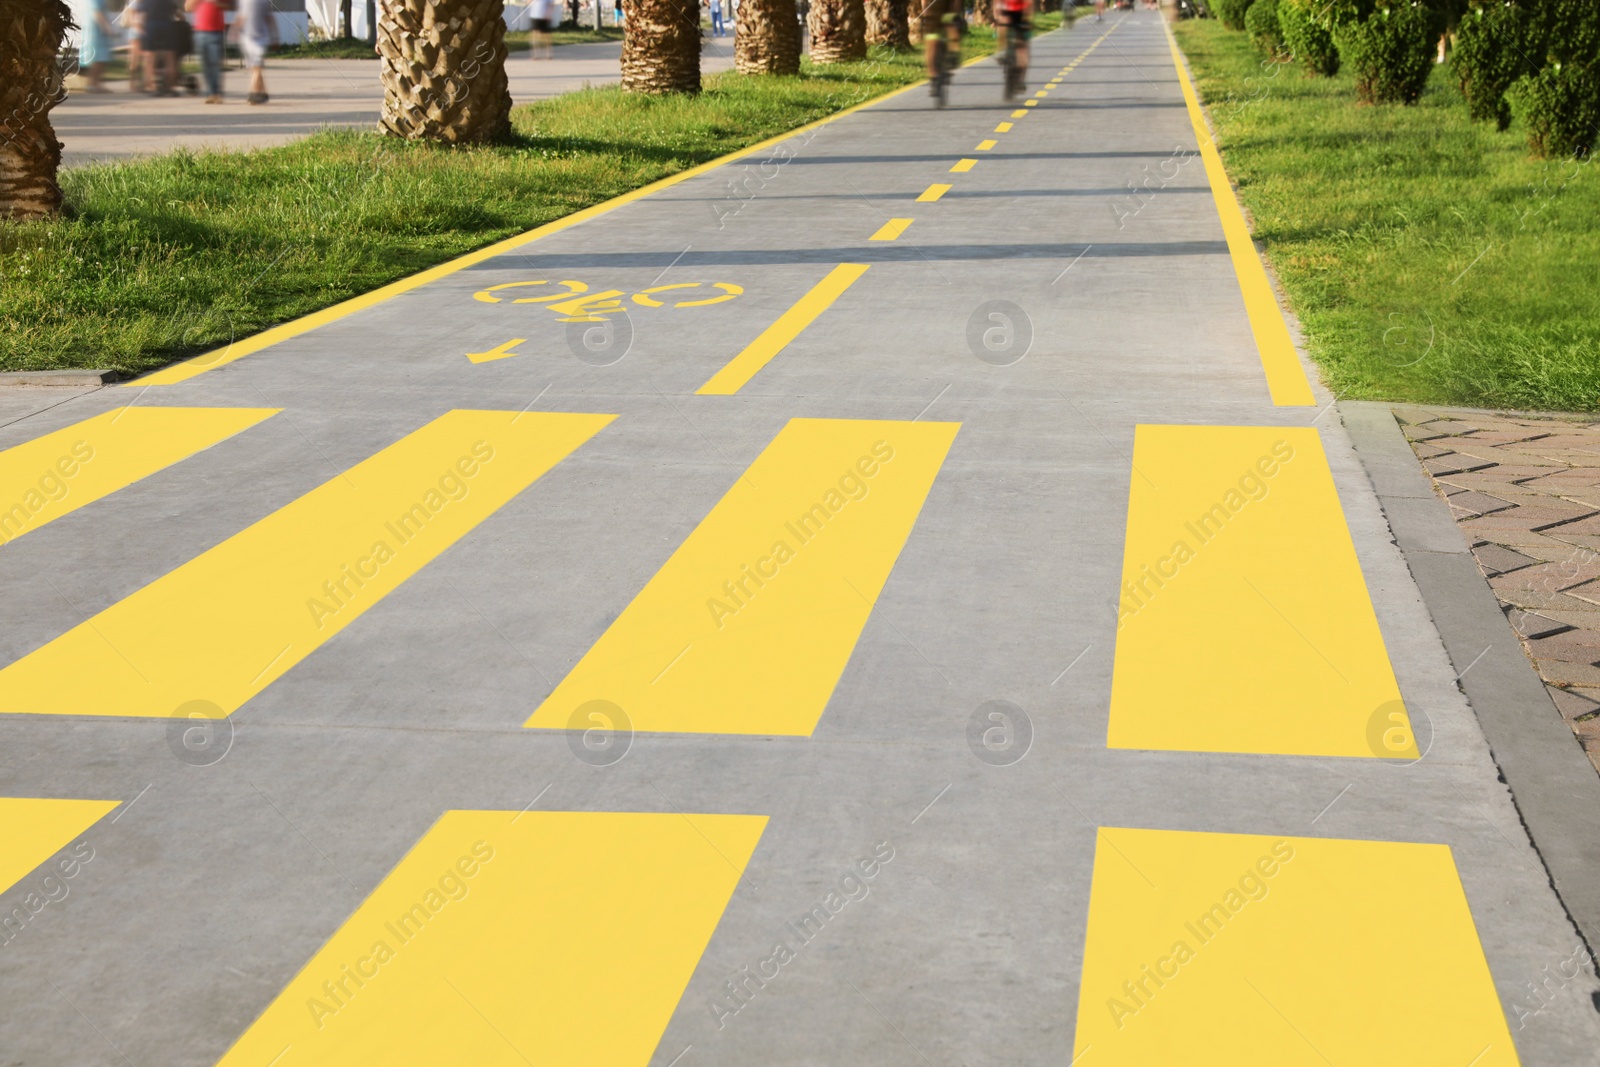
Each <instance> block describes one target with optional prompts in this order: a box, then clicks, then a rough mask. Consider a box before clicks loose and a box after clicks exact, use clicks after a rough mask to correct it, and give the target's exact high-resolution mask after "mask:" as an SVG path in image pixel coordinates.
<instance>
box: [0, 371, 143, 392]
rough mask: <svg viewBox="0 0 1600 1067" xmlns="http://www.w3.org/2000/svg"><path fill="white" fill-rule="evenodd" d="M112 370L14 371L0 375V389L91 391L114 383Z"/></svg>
mask: <svg viewBox="0 0 1600 1067" xmlns="http://www.w3.org/2000/svg"><path fill="white" fill-rule="evenodd" d="M119 377H121V375H119V374H118V373H117V372H116V371H114V370H16V371H6V372H5V373H3V374H0V389H8V388H11V387H14V386H19V385H26V386H53V387H56V388H63V389H68V388H70V389H93V388H96V387H97V386H101V385H105V384H106V383H107V382H114V381H116V380H117V379H118V378H119Z"/></svg>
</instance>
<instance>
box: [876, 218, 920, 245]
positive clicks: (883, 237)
mask: <svg viewBox="0 0 1600 1067" xmlns="http://www.w3.org/2000/svg"><path fill="white" fill-rule="evenodd" d="M911 222H912V220H911V219H890V220H889V221H888V222H886V223H884V224H883V225H882V226H880V227H878V232H877V233H875V234H873V235H872V236H871V237H869V238H867V240H869V241H893V240H895V239H896V238H897V237H899V236H900V235H901V234H903V233H905V232H906V227H907V226H910V225H911Z"/></svg>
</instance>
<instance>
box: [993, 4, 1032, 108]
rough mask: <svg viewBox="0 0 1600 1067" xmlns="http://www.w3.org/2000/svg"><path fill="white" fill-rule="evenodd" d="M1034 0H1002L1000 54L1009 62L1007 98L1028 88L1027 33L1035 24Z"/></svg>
mask: <svg viewBox="0 0 1600 1067" xmlns="http://www.w3.org/2000/svg"><path fill="white" fill-rule="evenodd" d="M1032 9H1033V0H999V3H998V4H996V6H995V13H996V14H997V15H999V16H1000V54H1001V55H1002V56H1004V57H1005V63H1006V99H1007V100H1009V99H1011V97H1013V96H1015V95H1017V94H1018V93H1021V92H1023V91H1024V90H1026V89H1027V87H1028V85H1027V79H1028V35H1029V32H1030V31H1031V30H1032V28H1033V19H1032V17H1031V16H1032V14H1033V11H1032Z"/></svg>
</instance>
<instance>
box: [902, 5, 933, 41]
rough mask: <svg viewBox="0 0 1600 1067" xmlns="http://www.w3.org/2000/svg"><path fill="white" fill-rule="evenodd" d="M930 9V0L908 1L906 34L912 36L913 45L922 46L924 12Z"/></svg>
mask: <svg viewBox="0 0 1600 1067" xmlns="http://www.w3.org/2000/svg"><path fill="white" fill-rule="evenodd" d="M926 10H928V0H907V3H906V34H907V36H909V37H910V38H911V47H913V48H921V47H922V13H923V12H924V11H926Z"/></svg>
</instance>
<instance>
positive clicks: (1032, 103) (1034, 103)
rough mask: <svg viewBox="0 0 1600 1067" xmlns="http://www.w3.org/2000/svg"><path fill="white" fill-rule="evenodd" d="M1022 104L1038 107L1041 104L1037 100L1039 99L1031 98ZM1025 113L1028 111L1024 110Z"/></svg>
mask: <svg viewBox="0 0 1600 1067" xmlns="http://www.w3.org/2000/svg"><path fill="white" fill-rule="evenodd" d="M1022 106H1023V107H1038V106H1039V101H1037V100H1029V101H1026V102H1025V103H1024V104H1023V105H1022ZM1023 114H1024V115H1026V114H1027V112H1026V111H1024V112H1023Z"/></svg>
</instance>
